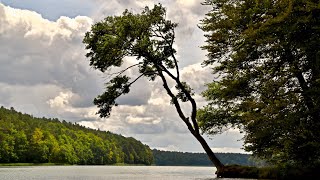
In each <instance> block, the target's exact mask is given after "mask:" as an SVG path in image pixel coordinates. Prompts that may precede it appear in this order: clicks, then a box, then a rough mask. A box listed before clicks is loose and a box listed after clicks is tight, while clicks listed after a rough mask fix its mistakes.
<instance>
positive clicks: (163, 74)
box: [83, 5, 223, 169]
mask: <svg viewBox="0 0 320 180" xmlns="http://www.w3.org/2000/svg"><path fill="white" fill-rule="evenodd" d="M175 27H177V24H176V23H173V22H171V21H170V20H166V10H165V8H164V7H162V5H155V6H154V7H153V9H149V8H148V7H146V8H145V9H144V10H143V11H142V13H140V14H133V13H132V12H129V11H128V10H126V11H124V12H123V14H122V15H121V16H108V17H106V18H105V19H104V20H103V21H101V22H98V23H96V24H94V25H93V26H92V29H91V31H90V32H87V33H86V35H85V38H84V40H83V42H84V43H85V44H86V49H88V50H89V52H88V53H87V57H88V58H89V60H90V65H91V66H92V67H94V68H95V69H98V70H100V71H102V72H106V71H108V70H110V69H114V68H116V67H120V68H122V70H121V71H119V72H118V73H114V74H113V75H114V76H113V77H112V79H110V80H109V81H108V82H107V83H106V91H105V92H104V93H103V94H102V95H100V96H98V97H97V98H95V100H94V103H95V104H96V105H97V106H98V107H99V108H100V110H99V112H98V113H99V114H100V116H101V117H109V115H110V112H111V109H112V107H113V106H115V105H117V103H116V99H117V98H118V97H120V96H121V95H123V94H127V93H129V91H130V87H131V85H132V84H133V83H135V82H136V81H137V80H139V79H140V78H148V79H149V80H150V81H154V80H155V79H156V78H160V80H161V81H162V83H163V87H164V89H165V90H166V92H167V94H168V95H169V96H170V97H171V103H172V104H173V105H174V106H175V108H176V110H177V112H178V114H179V117H180V118H181V120H182V121H183V122H184V123H185V124H186V126H187V127H188V129H189V131H190V132H191V133H192V134H193V135H194V137H195V138H196V139H197V140H198V141H199V142H200V143H201V145H202V146H203V148H204V149H205V151H206V152H207V154H208V156H209V158H210V159H211V160H212V161H213V162H214V164H215V166H216V167H217V168H218V169H219V168H220V167H222V166H223V164H222V163H221V162H220V161H219V160H218V159H217V158H216V156H215V155H214V153H213V152H212V150H211V149H210V147H209V146H208V144H207V143H206V141H205V140H204V138H203V137H202V136H201V135H200V131H199V126H198V123H197V121H196V115H197V106H196V102H195V100H194V99H193V97H192V95H193V92H192V89H191V88H190V87H189V86H188V85H187V83H186V82H182V81H181V80H180V72H179V67H178V60H177V59H176V56H175V54H176V50H175V49H174V48H173V43H174V39H175V31H174V29H175ZM128 57H135V58H136V64H133V65H130V66H126V63H125V61H126V60H127V59H126V58H128ZM131 68H137V69H138V71H139V74H137V75H136V76H135V77H132V76H130V77H129V76H128V75H126V71H127V70H128V69H131ZM169 81H170V82H174V83H175V87H176V89H177V93H175V92H174V91H172V90H171V87H170V86H169V84H168V82H169ZM181 102H186V103H189V105H190V107H191V113H190V115H186V114H185V113H184V112H183V111H182V109H181V105H180V103H181Z"/></svg>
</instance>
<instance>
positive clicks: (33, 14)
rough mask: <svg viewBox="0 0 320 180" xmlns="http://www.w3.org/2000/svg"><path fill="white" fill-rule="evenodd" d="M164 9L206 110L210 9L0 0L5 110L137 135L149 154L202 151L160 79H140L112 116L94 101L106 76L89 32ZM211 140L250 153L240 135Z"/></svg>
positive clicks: (0, 99)
mask: <svg viewBox="0 0 320 180" xmlns="http://www.w3.org/2000/svg"><path fill="white" fill-rule="evenodd" d="M158 3H161V4H163V5H164V6H165V7H166V9H167V18H168V19H170V20H172V21H173V22H177V23H178V24H179V26H178V27H177V29H176V41H175V44H174V45H175V47H176V49H177V57H178V60H179V63H180V71H181V78H182V80H185V81H187V82H188V83H189V84H190V85H191V87H192V88H193V89H194V90H195V92H196V95H195V99H196V101H197V103H198V106H200V107H201V106H203V105H205V104H206V102H205V100H204V98H202V97H201V95H200V93H201V92H202V91H203V90H205V88H206V87H205V84H206V83H209V82H211V81H212V80H213V75H212V74H211V72H210V67H202V66H201V62H202V61H203V60H205V59H206V56H205V55H206V52H205V51H203V50H201V48H200V46H202V45H204V41H205V38H204V35H203V32H202V31H201V30H200V29H199V28H198V25H199V23H200V20H201V19H203V18H204V15H205V13H206V12H208V11H209V9H208V8H209V7H205V6H203V5H201V4H200V1H197V0H158V1H156V0H134V1H133V0H108V1H104V0H60V1H56V0H43V1H39V0H23V1H22V0H0V105H1V106H4V107H7V108H9V107H14V108H15V109H16V110H17V111H21V112H23V113H28V114H32V115H33V116H36V117H49V118H59V119H60V120H66V121H70V122H73V123H75V122H76V123H78V124H81V125H84V126H87V127H90V128H95V129H100V130H106V131H111V132H114V133H117V134H122V135H124V136H127V137H134V138H136V139H138V140H140V141H141V142H142V143H144V144H147V145H148V146H150V147H151V148H157V149H160V150H170V151H183V152H203V150H202V147H201V145H200V144H199V143H198V142H197V141H196V140H195V139H194V138H193V137H192V135H191V134H190V133H189V132H188V129H187V127H186V125H184V124H183V122H182V121H181V120H180V119H179V117H178V115H177V113H176V111H175V108H174V107H173V106H172V105H170V103H169V101H170V99H169V97H168V95H167V94H166V92H165V91H164V90H163V88H162V83H161V82H160V81H155V82H152V83H150V82H148V81H147V80H146V79H141V80H139V81H138V82H137V83H136V84H135V85H134V86H133V88H132V90H131V91H130V93H129V94H128V95H125V96H124V97H121V98H120V99H119V100H118V103H119V106H117V107H115V108H113V111H112V113H111V116H110V117H109V118H99V116H98V115H96V112H97V111H98V109H97V107H95V106H94V104H93V103H92V102H93V99H94V98H95V97H96V96H98V95H99V94H102V93H103V91H104V83H106V82H107V80H108V76H107V75H106V74H102V73H101V72H99V71H97V70H94V69H93V68H91V67H90V66H89V60H88V59H87V58H86V57H85V54H86V50H85V48H84V45H83V43H82V39H83V37H84V34H85V32H87V31H89V30H90V27H91V25H93V24H94V23H95V22H98V21H100V20H102V19H103V18H105V17H106V16H111V15H120V14H121V13H122V12H123V11H124V10H125V9H129V10H130V11H133V12H136V13H138V12H141V10H142V9H143V8H144V7H145V6H150V7H152V6H153V5H154V4H158ZM128 61H133V59H128ZM129 73H132V74H134V73H135V72H134V71H132V72H129ZM205 137H206V139H207V141H208V143H209V145H210V147H211V148H212V149H213V151H214V152H237V153H238V152H244V151H243V149H242V144H243V141H242V140H241V139H242V137H243V135H242V134H240V133H239V131H238V130H236V129H231V130H229V131H227V132H225V133H223V134H221V135H217V136H213V137H212V136H210V137H207V136H205Z"/></svg>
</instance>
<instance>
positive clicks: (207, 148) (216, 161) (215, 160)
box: [191, 132, 224, 172]
mask: <svg viewBox="0 0 320 180" xmlns="http://www.w3.org/2000/svg"><path fill="white" fill-rule="evenodd" d="M191 133H192V134H193V136H194V137H195V138H196V139H197V140H198V141H199V143H200V144H201V146H202V148H203V149H204V150H205V152H206V153H207V155H208V157H209V159H210V160H211V162H212V163H213V164H214V166H215V167H216V168H217V172H219V171H221V170H222V169H223V167H224V165H223V164H222V163H221V161H220V160H219V159H218V158H217V156H216V155H215V154H214V153H213V151H212V150H211V148H210V146H209V145H208V143H207V142H206V140H205V139H204V138H203V137H202V136H201V135H200V134H198V133H193V132H191Z"/></svg>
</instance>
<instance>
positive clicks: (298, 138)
mask: <svg viewBox="0 0 320 180" xmlns="http://www.w3.org/2000/svg"><path fill="white" fill-rule="evenodd" d="M205 4H206V5H209V6H211V7H212V9H211V11H210V12H209V13H208V14H207V15H206V18H205V19H204V20H203V22H202V26H201V28H202V29H203V30H204V31H205V32H206V37H207V41H206V42H207V44H206V45H205V46H203V49H205V50H207V51H208V59H207V60H206V61H204V64H205V65H212V66H213V73H214V74H216V75H217V78H216V79H215V80H214V81H213V82H212V83H210V84H208V89H207V90H206V91H205V92H203V95H204V97H206V98H207V100H209V104H208V105H207V106H206V107H204V108H203V109H201V110H200V111H199V114H198V117H199V119H198V120H199V123H200V126H201V128H202V129H203V131H204V132H207V133H211V134H215V133H218V132H220V131H221V130H223V129H224V128H226V127H230V126H238V127H240V128H241V129H242V130H243V131H244V132H245V137H244V141H245V149H246V150H248V151H252V152H253V154H254V155H257V156H259V157H263V158H265V159H267V160H269V161H271V162H275V163H288V164H308V165H312V164H314V163H319V160H320V151H319V148H320V131H319V128H320V115H319V114H320V44H319V42H320V4H319V1H314V0H273V1H271V0H258V1H256V0H237V1H234V0H207V1H206V2H205Z"/></svg>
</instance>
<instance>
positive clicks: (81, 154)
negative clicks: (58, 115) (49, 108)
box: [0, 107, 153, 165]
mask: <svg viewBox="0 0 320 180" xmlns="http://www.w3.org/2000/svg"><path fill="white" fill-rule="evenodd" d="M15 162H20V163H23V162H30V163H48V162H50V163H63V164H81V165H82V164H83V165H85V164H88V165H89V164H92V165H93V164H94V165H97V164H98V165H103V164H115V163H128V164H146V165H150V164H152V163H153V155H152V151H151V150H150V148H149V147H148V146H146V145H143V144H142V143H141V142H140V141H137V140H136V139H134V138H126V137H123V136H121V135H116V134H113V133H110V132H105V131H99V130H93V129H89V128H85V127H83V126H80V125H78V124H72V123H70V122H66V121H62V122H60V121H59V120H58V119H47V118H35V117H33V116H31V115H27V114H22V113H20V112H16V111H15V110H14V109H13V108H11V109H10V110H8V109H6V108H4V107H1V108H0V163H15Z"/></svg>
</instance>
